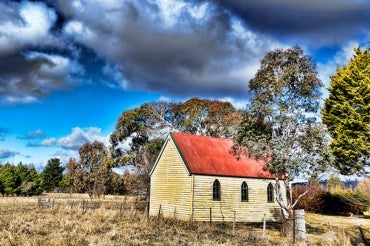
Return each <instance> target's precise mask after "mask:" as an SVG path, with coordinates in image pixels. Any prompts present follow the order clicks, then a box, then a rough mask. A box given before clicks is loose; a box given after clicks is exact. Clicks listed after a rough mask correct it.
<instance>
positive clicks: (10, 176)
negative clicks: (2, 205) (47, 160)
mask: <svg viewBox="0 0 370 246" xmlns="http://www.w3.org/2000/svg"><path fill="white" fill-rule="evenodd" d="M39 183H40V179H39V175H38V174H37V172H36V169H35V168H34V167H33V166H28V165H24V164H23V163H22V162H20V163H19V164H18V165H17V166H14V165H11V164H9V163H7V164H5V165H4V166H0V193H1V194H5V195H7V196H8V195H22V196H31V195H37V194H40V193H41V192H42V190H41V189H40V185H39Z"/></svg>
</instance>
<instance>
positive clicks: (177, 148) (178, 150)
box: [169, 132, 193, 175]
mask: <svg viewBox="0 0 370 246" xmlns="http://www.w3.org/2000/svg"><path fill="white" fill-rule="evenodd" d="M169 136H170V137H171V139H172V141H173V143H174V144H175V147H176V150H177V152H178V153H179V155H180V157H181V160H182V162H183V163H184V165H185V167H186V170H187V171H188V173H189V175H191V174H193V172H192V170H191V169H190V167H189V164H188V163H187V161H186V159H185V158H184V155H183V154H182V152H181V149H180V148H179V146H178V144H177V142H176V139H175V137H174V136H173V134H172V132H170V134H169Z"/></svg>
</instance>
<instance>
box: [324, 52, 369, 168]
mask: <svg viewBox="0 0 370 246" xmlns="http://www.w3.org/2000/svg"><path fill="white" fill-rule="evenodd" d="M328 90H329V97H328V98H327V99H325V104H324V108H323V110H322V119H323V122H324V123H325V124H326V125H327V126H328V130H329V132H330V134H331V137H332V141H331V143H330V146H331V149H332V152H333V155H334V156H335V158H336V161H335V166H336V167H337V168H338V169H339V170H340V171H341V172H342V173H343V174H352V173H356V172H359V171H362V170H363V168H364V166H366V165H370V47H368V48H367V50H364V51H362V50H361V49H360V48H357V49H355V55H354V57H353V58H352V59H351V60H350V61H349V63H348V64H346V65H344V66H343V67H342V68H337V70H336V73H335V74H334V75H332V76H331V82H330V86H329V88H328Z"/></svg>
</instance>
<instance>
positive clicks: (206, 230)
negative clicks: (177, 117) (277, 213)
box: [0, 194, 370, 246]
mask: <svg viewBox="0 0 370 246" xmlns="http://www.w3.org/2000/svg"><path fill="white" fill-rule="evenodd" d="M44 197H47V198H50V201H51V203H52V204H53V207H50V208H40V207H38V206H37V197H30V198H25V197H0V245H30V246H31V245H291V241H292V240H291V239H290V238H289V239H288V238H284V237H282V236H281V235H280V225H278V224H269V223H268V224H267V232H266V236H265V237H262V224H261V223H259V224H237V225H236V228H235V233H234V234H233V231H232V224H231V223H226V224H216V223H214V224H212V225H210V224H209V223H200V222H199V223H192V224H189V223H187V222H180V221H174V220H163V219H161V218H159V219H158V218H150V219H148V218H147V217H146V214H145V206H143V205H140V206H139V203H135V198H134V197H122V196H106V197H104V199H99V200H95V201H93V202H91V201H90V200H89V197H88V196H87V195H85V194H82V195H80V194H72V195H69V194H47V195H44ZM89 204H90V205H89ZM92 204H98V205H99V206H98V207H95V205H94V206H91V205H92ZM136 208H140V209H136ZM306 218H307V232H308V243H307V245H353V244H354V245H361V239H360V237H359V233H358V229H357V227H356V226H357V223H361V224H362V226H363V228H364V229H366V228H367V229H368V228H370V226H369V223H370V219H367V218H344V217H335V216H322V215H315V214H307V215H306Z"/></svg>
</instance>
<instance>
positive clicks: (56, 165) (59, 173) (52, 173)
mask: <svg viewBox="0 0 370 246" xmlns="http://www.w3.org/2000/svg"><path fill="white" fill-rule="evenodd" d="M63 171H64V167H63V166H62V163H61V161H60V159H59V158H51V159H50V160H48V162H47V164H46V166H45V169H44V171H43V172H42V173H41V180H42V183H41V184H42V185H41V186H42V188H43V190H45V191H50V190H52V189H55V188H57V187H59V182H60V181H61V180H62V179H63Z"/></svg>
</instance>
